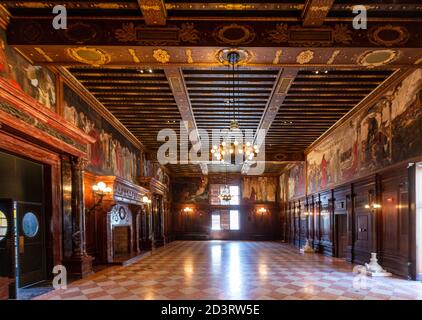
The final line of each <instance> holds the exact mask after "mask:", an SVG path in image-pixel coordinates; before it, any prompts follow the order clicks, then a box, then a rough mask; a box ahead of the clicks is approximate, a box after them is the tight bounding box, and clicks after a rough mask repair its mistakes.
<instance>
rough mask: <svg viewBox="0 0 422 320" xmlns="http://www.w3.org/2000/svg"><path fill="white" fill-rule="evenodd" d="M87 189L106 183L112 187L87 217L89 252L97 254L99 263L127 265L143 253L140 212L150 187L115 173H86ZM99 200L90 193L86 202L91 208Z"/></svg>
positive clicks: (96, 258)
mask: <svg viewBox="0 0 422 320" xmlns="http://www.w3.org/2000/svg"><path fill="white" fill-rule="evenodd" d="M84 178H85V190H90V189H92V185H94V184H96V183H98V182H100V181H101V182H104V183H105V184H106V185H107V186H108V187H111V189H112V192H111V194H107V195H106V196H105V197H104V198H103V201H102V203H101V206H100V207H98V208H96V210H95V212H94V213H91V214H89V215H88V218H87V221H86V222H87V223H86V227H87V235H88V241H87V242H88V249H89V250H88V251H89V252H90V254H91V255H93V256H94V257H95V263H96V264H103V263H112V264H127V263H128V262H129V261H132V260H133V259H136V258H137V257H138V256H139V254H140V253H141V250H140V247H139V242H140V238H141V237H140V232H139V229H140V226H138V225H137V223H138V222H139V221H140V213H141V212H142V211H143V210H145V209H144V206H145V204H144V203H143V202H142V197H143V196H144V195H146V194H147V190H146V189H145V188H143V187H141V186H139V185H136V184H134V183H132V182H129V181H127V180H125V179H122V178H119V177H115V176H94V175H92V174H90V175H85V177H84ZM95 201H96V199H95V198H93V197H92V196H91V197H90V193H89V192H86V195H85V205H86V206H87V207H88V208H89V207H92V205H93V204H94V203H95Z"/></svg>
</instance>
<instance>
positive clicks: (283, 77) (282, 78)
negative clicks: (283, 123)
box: [242, 68, 299, 174]
mask: <svg viewBox="0 0 422 320" xmlns="http://www.w3.org/2000/svg"><path fill="white" fill-rule="evenodd" d="M298 72H299V69H295V68H288V69H281V70H280V72H279V74H278V77H277V81H276V82H275V84H274V87H273V90H272V92H271V96H270V98H269V99H268V102H267V105H266V107H265V110H264V112H263V114H262V117H261V121H260V123H259V126H258V130H257V132H256V133H255V138H254V144H257V145H258V147H259V148H261V146H262V141H260V140H259V139H258V131H259V130H265V135H266V134H267V133H268V131H269V130H270V127H271V124H272V123H273V121H274V120H275V118H276V116H277V113H278V110H279V109H280V107H281V106H282V104H283V101H284V99H285V98H286V96H287V93H288V91H289V88H290V86H291V85H292V83H293V81H294V79H295V78H296V75H297V73H298ZM248 170H249V166H248V165H246V164H244V165H243V167H242V173H243V174H247V173H248Z"/></svg>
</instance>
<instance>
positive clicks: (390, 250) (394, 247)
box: [379, 167, 409, 277]
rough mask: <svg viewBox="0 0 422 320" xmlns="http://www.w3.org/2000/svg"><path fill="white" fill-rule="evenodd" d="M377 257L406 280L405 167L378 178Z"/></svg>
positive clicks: (407, 227)
mask: <svg viewBox="0 0 422 320" xmlns="http://www.w3.org/2000/svg"><path fill="white" fill-rule="evenodd" d="M380 180H381V185H382V190H381V192H382V194H381V199H382V203H381V205H382V210H381V212H380V226H379V235H380V248H379V258H380V260H381V262H382V266H383V267H384V268H386V269H387V270H389V271H391V272H393V273H395V274H398V275H401V276H404V277H407V276H408V272H409V270H408V264H407V263H408V257H409V192H408V174H407V169H406V167H404V168H401V169H397V170H390V171H388V172H386V173H385V174H383V175H382V176H381V177H380Z"/></svg>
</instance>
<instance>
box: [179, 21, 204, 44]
mask: <svg viewBox="0 0 422 320" xmlns="http://www.w3.org/2000/svg"><path fill="white" fill-rule="evenodd" d="M179 38H180V40H181V41H183V42H190V43H196V42H198V40H199V31H198V30H196V29H195V26H194V24H193V23H189V22H188V23H183V24H182V25H181V27H180V30H179Z"/></svg>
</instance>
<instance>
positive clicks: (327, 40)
mask: <svg viewBox="0 0 422 320" xmlns="http://www.w3.org/2000/svg"><path fill="white" fill-rule="evenodd" d="M267 39H268V41H270V42H272V43H277V44H289V45H294V46H332V45H333V44H350V43H351V42H352V31H351V30H350V29H349V27H348V25H346V24H336V25H334V26H332V27H320V28H305V27H302V26H300V25H294V26H292V25H289V24H287V23H278V24H276V26H275V29H273V30H269V31H267Z"/></svg>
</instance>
